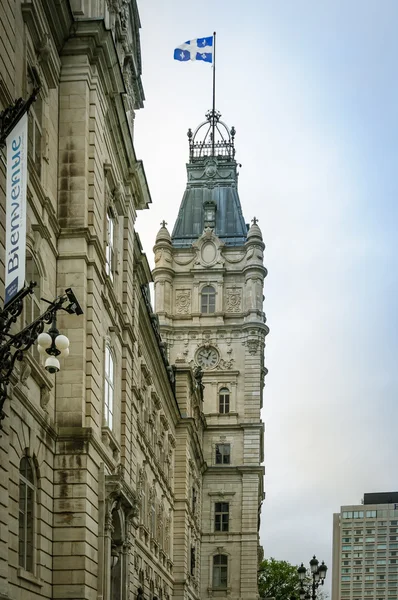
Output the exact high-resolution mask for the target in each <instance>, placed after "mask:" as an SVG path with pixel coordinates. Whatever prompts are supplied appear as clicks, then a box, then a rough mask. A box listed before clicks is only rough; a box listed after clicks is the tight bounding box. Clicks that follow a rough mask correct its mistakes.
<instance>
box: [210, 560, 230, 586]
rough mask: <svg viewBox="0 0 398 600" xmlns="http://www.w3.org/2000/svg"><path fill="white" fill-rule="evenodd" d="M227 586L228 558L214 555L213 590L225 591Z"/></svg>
mask: <svg viewBox="0 0 398 600" xmlns="http://www.w3.org/2000/svg"><path fill="white" fill-rule="evenodd" d="M227 585H228V556H226V555H225V554H216V556H214V557H213V588H218V589H225V588H226V587H227Z"/></svg>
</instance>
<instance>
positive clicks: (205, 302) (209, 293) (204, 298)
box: [200, 285, 216, 314]
mask: <svg viewBox="0 0 398 600" xmlns="http://www.w3.org/2000/svg"><path fill="white" fill-rule="evenodd" d="M200 297H201V303H200V306H201V312H202V313H207V314H209V313H214V312H215V310H216V290H215V289H214V287H213V286H212V285H205V287H204V288H203V289H202V292H201V295H200Z"/></svg>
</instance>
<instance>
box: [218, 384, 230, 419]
mask: <svg viewBox="0 0 398 600" xmlns="http://www.w3.org/2000/svg"><path fill="white" fill-rule="evenodd" d="M218 412H219V413H222V414H224V415H226V414H227V413H229V389H228V388H221V390H220V391H219V392H218Z"/></svg>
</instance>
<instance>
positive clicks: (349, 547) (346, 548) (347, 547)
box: [342, 546, 351, 551]
mask: <svg viewBox="0 0 398 600" xmlns="http://www.w3.org/2000/svg"><path fill="white" fill-rule="evenodd" d="M342 550H343V551H344V550H351V546H343V547H342Z"/></svg>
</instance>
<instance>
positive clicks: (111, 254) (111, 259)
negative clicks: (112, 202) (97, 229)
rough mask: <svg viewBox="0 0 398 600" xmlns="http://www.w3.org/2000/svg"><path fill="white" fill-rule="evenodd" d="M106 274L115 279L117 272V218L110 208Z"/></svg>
mask: <svg viewBox="0 0 398 600" xmlns="http://www.w3.org/2000/svg"><path fill="white" fill-rule="evenodd" d="M105 269H106V274H107V275H109V277H110V279H111V280H112V281H113V276H114V272H115V220H114V218H113V215H112V214H111V212H110V210H108V211H107V213H106V264H105Z"/></svg>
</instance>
